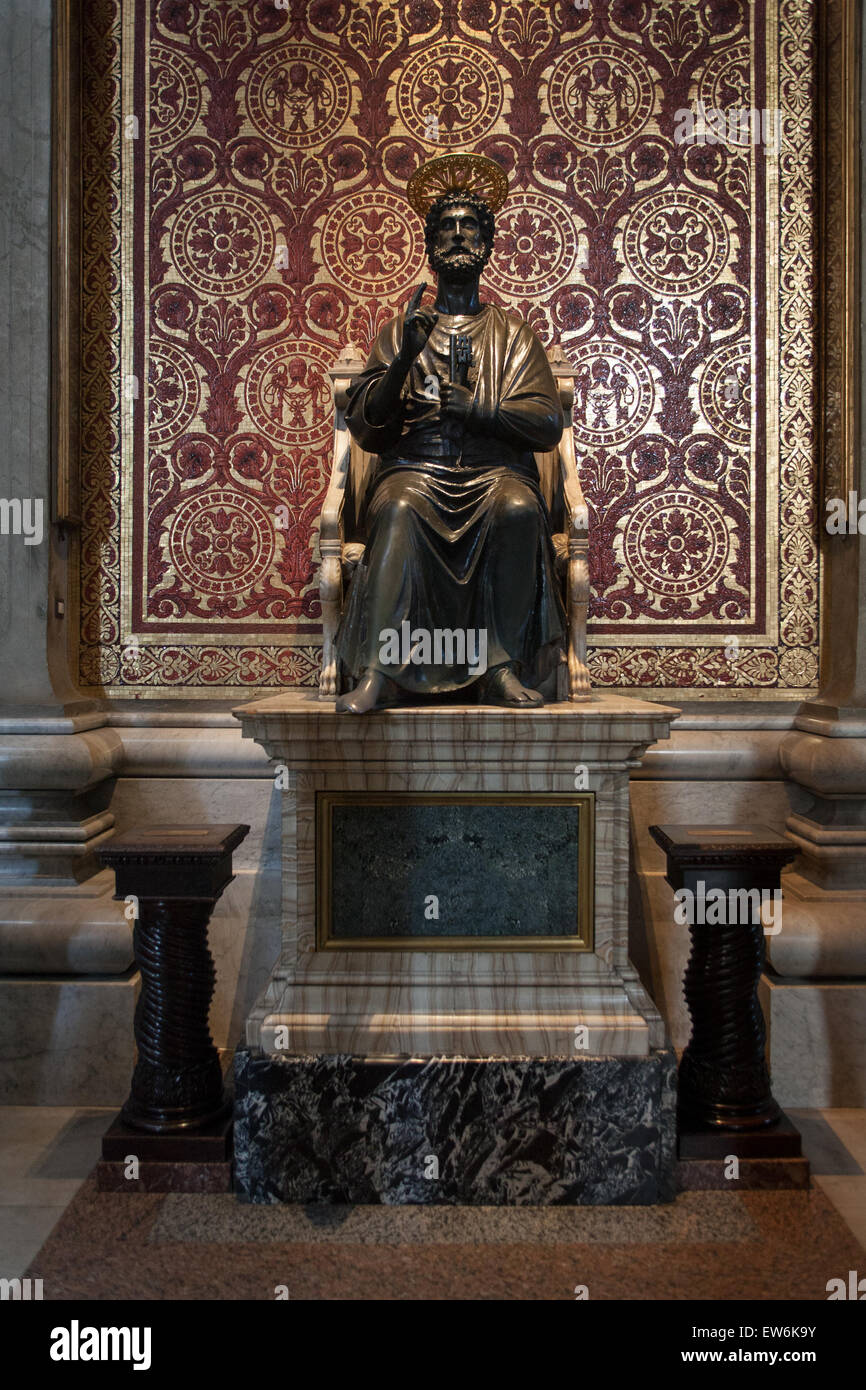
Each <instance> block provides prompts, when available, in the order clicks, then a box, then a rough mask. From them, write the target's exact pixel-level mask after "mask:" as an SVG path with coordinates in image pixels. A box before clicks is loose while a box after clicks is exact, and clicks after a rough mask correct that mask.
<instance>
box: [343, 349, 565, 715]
mask: <svg viewBox="0 0 866 1390" xmlns="http://www.w3.org/2000/svg"><path fill="white" fill-rule="evenodd" d="M548 356H549V359H550V365H551V369H552V371H553V374H554V377H555V378H556V381H557V384H558V386H559V398H560V401H561V403H562V410H563V414H564V416H565V428H564V430H563V433H562V439H561V440H560V443H559V445H558V446H557V448H556V449H553V450H551V451H550V452H549V453H543V454H536V455H535V459H536V462H537V464H538V473H539V479H540V482H541V490H542V493H543V495H544V499H545V501H546V502H547V505H548V508H549V511H550V517H551V522H552V525H553V544H554V551H555V556H556V567H557V572H558V574H559V575H560V578H561V580H562V583H563V589H564V593H563V597H564V600H565V608H566V615H567V645H566V647H564V648H563V650H562V651H561V653H560V660H559V664H558V667H557V669H556V671H555V672H554V676H553V681H552V682H551V685H552V686H553V688H548V689H547V690H545V691H544V693H545V695H546V696H547V697H548V698H552V699H555V700H572V701H578V700H589V699H591V698H592V697H591V692H590V684H589V672H588V670H587V665H586V615H587V606H588V602H589V522H588V513H587V507H586V503H585V502H584V498H583V492H582V490H581V486H580V479H579V477H578V473H577V464H576V462H575V457H574V439H573V435H572V431H571V422H572V408H573V406H574V383H573V378H574V372H573V368H572V366H571V363H570V362H569V361H568V359H567V358H566V356H565V354H564V353H563V351H562V349H561V348H560V347H559V346H557V347H554V348H552V349H551V351H550V352H549V354H548ZM363 369H364V357H363V355H362V353H361V352H360V350H359V349H358V348H357V347H355V345H354V344H352V343H350V344H348V346H347V347H345V348H344V349H343V351H342V352H341V354H340V356H339V358H338V359H337V361H336V362H335V363H334V366H333V367H332V368H331V369H330V372H329V375H330V378H331V383H332V389H333V393H334V452H333V459H332V463H331V476H330V480H329V483H328V491H327V494H326V496H325V501H324V505H323V507H322V515H321V520H320V529H319V552H320V556H321V562H322V564H321V572H320V581H319V587H320V594H321V601H322V627H323V650H322V674H321V678H320V681H319V696H320V698H321V699H323V700H327V699H333V698H334V697H335V696H336V695H339V694H342V683H341V680H340V671H339V669H338V662H337V655H336V635H337V628H338V626H339V623H340V616H341V613H342V609H343V600H344V596H345V594H346V592H347V591H348V586H349V583H350V581H351V578H352V574H353V572H354V570H355V567H356V565H357V564H358V563H359V561H360V560H361V558H362V556H363V554H364V545H365V539H366V537H365V534H364V520H363V509H362V503H363V498H364V495H365V491H366V488H367V484H368V483H369V480H370V477H371V475H372V473H373V471H374V470H375V467H376V461H377V460H376V456H375V455H373V454H368V453H366V452H365V451H364V450H363V449H362V448H361V447H360V445H359V444H357V443H356V441H355V440H354V439H353V438H352V436H351V434H350V433H349V430H348V428H347V426H346V420H345V414H344V412H345V407H346V393H347V391H348V389H349V387H350V385H351V383H352V381H353V380H354V379H355V377H356V376H358V375H359V374H360V373H361V372H362V371H363Z"/></svg>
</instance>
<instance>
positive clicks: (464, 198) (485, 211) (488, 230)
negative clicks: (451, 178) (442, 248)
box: [424, 188, 496, 265]
mask: <svg viewBox="0 0 866 1390" xmlns="http://www.w3.org/2000/svg"><path fill="white" fill-rule="evenodd" d="M458 205H459V206H461V207H469V208H472V210H473V211H474V212H475V213H476V214H477V216H478V222H479V224H480V227H481V236H482V239H483V241H484V264H485V265H486V264H487V262H488V261H489V259H490V254H491V252H492V251H493V238H494V236H495V235H496V222H495V220H494V217H493V213H492V212H491V211H490V208H489V207H488V205H487V203H486V201H485V199H484V198H482V197H481V195H480V194H479V193H471V192H470V190H469V189H468V188H449V190H448V192H447V193H443V194H442V196H441V197H440V198H437V199H436V201H435V203H432V204H431V206H430V211H429V212H428V213H427V217H426V220H425V222H424V245H425V247H426V249H427V259H428V261H429V260H431V259H432V256H433V251H434V247H435V244H436V234H437V232H438V231H439V219H440V218H441V216H442V214H443V212H444V211H445V209H446V208H453V207H457V206H458Z"/></svg>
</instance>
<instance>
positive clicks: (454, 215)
mask: <svg viewBox="0 0 866 1390" xmlns="http://www.w3.org/2000/svg"><path fill="white" fill-rule="evenodd" d="M490 251H491V247H489V246H488V245H487V243H486V242H485V240H484V235H483V233H482V230H481V223H480V222H479V220H478V214H477V212H476V211H475V209H474V208H472V207H468V206H466V205H464V204H462V203H455V204H454V205H453V207H446V208H444V209H443V211H442V215H441V217H440V218H439V225H438V227H437V229H436V236H435V240H434V243H433V250H432V253H431V256H430V264H431V266H432V267H433V269H434V270H435V272H436V274H437V275H445V276H447V278H448V279H449V280H474V279H475V277H476V276H478V275H480V274H481V271H482V270H483V269H484V266H485V265H486V264H487V260H488V257H489V256H490Z"/></svg>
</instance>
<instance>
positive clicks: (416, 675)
mask: <svg viewBox="0 0 866 1390" xmlns="http://www.w3.org/2000/svg"><path fill="white" fill-rule="evenodd" d="M402 329H403V316H402V314H401V315H398V316H397V318H395V319H392V320H391V322H390V323H388V324H386V325H385V327H384V328H383V329H382V331H381V332H380V333H379V336H378V338H377V339H376V342H375V344H374V345H373V348H372V350H371V352H370V356H369V360H368V362H367V365H366V368H365V369H364V371H363V372H362V373H361V375H360V376H358V377H357V378H356V379H355V381H354V382H353V383H352V386H351V388H350V390H349V395H348V402H347V408H346V424H347V426H348V428H349V430H350V431H351V433H352V435H353V436H354V438H355V439H356V440H357V441H358V443H359V444H360V445H361V447H362V448H363V449H365V450H367V451H368V452H369V453H371V454H375V455H378V460H377V462H376V464H375V466H374V468H373V471H372V474H371V478H370V483H369V486H368V489H367V494H366V497H365V499H364V503H363V512H362V516H363V525H364V530H365V533H366V546H365V551H364V555H363V558H362V559H361V561H360V562H359V563H358V565H357V568H356V570H355V574H354V576H353V579H352V583H351V586H350V589H349V593H348V596H347V600H346V605H345V609H344V613H343V618H342V621H341V623H340V627H339V631H338V634H337V653H338V658H339V660H340V662H341V665H342V668H343V671H344V673H345V674H346V675H347V676H349V677H350V678H352V680H353V681H357V680H358V679H359V678H360V676H361V675H362V674H363V673H364V671H365V670H368V669H372V670H378V671H382V672H384V674H385V675H387V676H390V677H391V679H392V680H394V681H396V682H397V684H398V685H400V686H402V687H403V689H404V690H407V691H410V692H412V693H414V694H416V695H419V696H420V695H436V694H441V693H443V692H445V691H451V690H459V689H461V688H462V687H463V686H466V685H469V684H471V683H472V682H473V681H474V680H476V679H477V677H478V674H479V672H478V664H477V653H478V651H479V643H480V642H481V643H482V648H483V654H484V665H485V666H486V669H492V668H494V667H496V666H498V665H501V664H502V663H503V662H506V661H509V662H514V663H515V665H516V668H517V671H518V674H521V675H522V676H523V679H524V680H526V679H527V677H528V676H536V677H538V676H539V675H543V674H544V673H545V671H546V670H547V669H549V667H550V666H551V665H552V662H553V660H554V656H555V653H556V649H557V648H558V646H559V644H560V643H561V641H562V639H563V634H564V631H565V615H564V611H563V606H562V599H561V597H560V594H559V589H558V586H557V582H556V576H555V573H554V559H553V543H552V539H551V528H550V518H549V515H548V511H547V507H546V504H545V502H544V499H543V497H542V495H541V491H540V488H539V479H538V468H537V466H536V463H535V459H534V457H533V454H534V452H536V451H538V452H544V451H548V450H551V449H553V448H555V446H556V445H557V443H558V442H559V439H560V436H561V434H562V427H563V417H562V409H561V406H560V402H559V393H558V391H557V388H556V382H555V380H554V377H553V373H552V372H551V370H550V364H549V362H548V360H547V355H546V353H545V351H544V348H543V347H542V345H541V343H540V341H539V340H538V338H537V337H536V335H535V334H534V333H533V331H532V329H531V328H530V327H529V326H528V324H526V323H524V322H523V320H522V319H520V318H518V317H517V315H515V314H510V313H506V312H505V311H504V310H503V309H500V308H499V307H498V306H497V305H492V304H486V305H482V307H481V309H480V311H479V312H478V313H477V314H473V315H448V314H440V315H439V320H438V323H437V324H436V325H435V327H434V329H433V332H432V333H431V335H430V338H429V339H428V342H427V345H426V347H425V348H424V349H423V350H422V352H421V353H420V354H419V356H418V357H417V358H416V360H415V362H414V363H413V364H412V367H411V369H410V372H409V375H408V377H407V379H406V382H405V384H404V386H403V390H402V394H401V398H400V404H399V408H398V410H397V411H396V412H395V414H394V417H393V418H392V419H390V420H388V421H386V422H385V424H383V425H379V426H376V425H372V424H370V423H369V420H368V418H367V410H366V402H367V398H368V395H369V393H370V391H371V390H372V389H373V388H374V387H375V386H376V384H377V383H378V382H379V381H380V380H381V378H382V377H383V376H384V374H385V372H386V371H387V370H388V367H389V366H390V364H391V363H392V362H393V361H394V359H395V357H396V356H397V354H398V351H399V347H400V342H401V338H402ZM452 333H458V334H461V335H465V336H467V337H468V338H469V339H470V341H471V345H472V364H471V366H470V367H469V374H468V379H467V386H468V388H469V389H470V391H471V392H472V407H471V410H470V413H469V416H468V418H467V419H466V420H465V421H464V422H459V423H456V422H452V421H450V420H448V419H447V418H446V419H443V418H442V417H441V416H440V412H439V399H438V388H439V383H440V382H442V381H447V380H449V377H450V373H449V341H450V336H451V334H452ZM407 623H408V625H409V627H408V629H407V628H406V627H405V624H407ZM401 631H402V632H403V633H404V634H405V633H407V632H410V633H412V634H415V633H416V632H426V633H429V634H433V633H435V632H436V631H440V632H441V631H447V632H458V633H465V634H470V636H468V637H467V641H466V658H465V659H464V660H462V661H461V660H460V656H461V654H462V650H461V648H460V647H459V646H458V647H456V648H455V647H454V646H451V647H450V649H449V644H447V643H446V644H445V646H444V647H443V646H442V644H441V643H440V644H436V645H431V644H430V643H428V644H427V645H425V644H424V643H418V642H417V640H415V639H414V638H413V642H412V644H411V647H410V645H409V644H407V642H406V641H405V640H404V641H403V642H402V650H401V652H400V654H399V656H395V649H394V643H393V640H389V638H388V634H390V633H393V632H397V633H400V632H401ZM482 632H483V634H484V637H483V640H482V639H480V637H479V634H481V633H482ZM471 634H475V635H474V636H472V635H471ZM431 641H432V638H431ZM431 651H432V652H433V654H434V659H430V653H431ZM419 653H423V659H419ZM473 657H474V658H476V659H475V663H474V664H473Z"/></svg>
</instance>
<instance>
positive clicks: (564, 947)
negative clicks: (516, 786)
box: [316, 790, 595, 951]
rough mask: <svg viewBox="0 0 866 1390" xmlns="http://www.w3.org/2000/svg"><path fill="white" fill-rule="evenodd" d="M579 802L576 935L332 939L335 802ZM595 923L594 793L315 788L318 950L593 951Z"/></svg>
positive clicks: (336, 804) (564, 804) (360, 803)
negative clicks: (377, 790)
mask: <svg viewBox="0 0 866 1390" xmlns="http://www.w3.org/2000/svg"><path fill="white" fill-rule="evenodd" d="M455 803H456V804H461V805H474V806H481V805H495V806H556V805H559V806H578V807H579V808H580V816H579V819H578V838H577V870H578V881H577V912H578V921H577V933H576V935H575V936H533V937H530V936H510V937H501V936H448V937H442V936H413V937H406V936H401V937H364V938H361V937H339V938H336V937H333V936H331V934H330V924H331V866H332V862H333V856H332V849H333V837H332V827H333V814H332V813H333V808H334V807H335V806H347V805H349V806H436V805H446V806H447V805H452V806H453V805H454V804H455ZM594 924H595V792H543V793H534V792H491V793H487V794H484V793H480V792H343V791H340V792H331V791H323V790H317V792H316V950H317V951H592V950H593V947H594Z"/></svg>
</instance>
